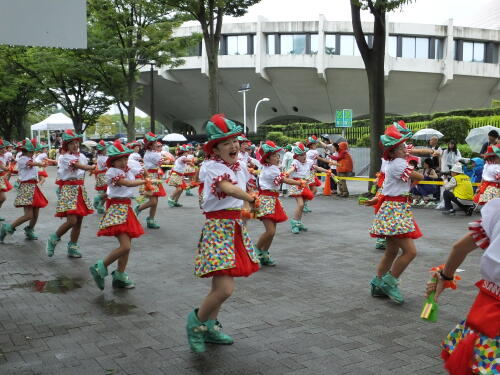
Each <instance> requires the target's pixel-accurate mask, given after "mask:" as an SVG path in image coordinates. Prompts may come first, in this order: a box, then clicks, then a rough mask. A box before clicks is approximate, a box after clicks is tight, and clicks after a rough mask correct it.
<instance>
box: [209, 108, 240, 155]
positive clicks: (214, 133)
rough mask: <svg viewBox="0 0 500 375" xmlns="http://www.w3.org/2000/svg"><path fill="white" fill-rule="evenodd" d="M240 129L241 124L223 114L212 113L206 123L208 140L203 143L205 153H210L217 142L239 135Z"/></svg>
mask: <svg viewBox="0 0 500 375" xmlns="http://www.w3.org/2000/svg"><path fill="white" fill-rule="evenodd" d="M242 130H243V128H242V127H241V126H239V125H236V124H235V123H234V122H233V121H231V120H228V119H227V118H225V117H224V115H223V114H217V115H213V116H212V118H211V119H210V121H208V123H207V128H206V131H207V135H208V141H207V142H206V143H205V144H204V146H203V149H204V150H205V152H206V153H207V154H212V153H213V148H214V147H215V146H216V145H217V143H219V142H222V141H225V140H226V139H229V138H233V137H237V136H239V135H241V132H242Z"/></svg>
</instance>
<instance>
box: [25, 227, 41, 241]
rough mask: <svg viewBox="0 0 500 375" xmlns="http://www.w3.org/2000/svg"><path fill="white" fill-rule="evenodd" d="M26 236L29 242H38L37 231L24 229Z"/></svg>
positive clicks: (29, 228) (28, 228)
mask: <svg viewBox="0 0 500 375" xmlns="http://www.w3.org/2000/svg"><path fill="white" fill-rule="evenodd" d="M24 234H25V235H26V239H27V240H38V236H37V235H36V233H35V230H34V229H33V228H31V227H29V226H28V227H25V228H24Z"/></svg>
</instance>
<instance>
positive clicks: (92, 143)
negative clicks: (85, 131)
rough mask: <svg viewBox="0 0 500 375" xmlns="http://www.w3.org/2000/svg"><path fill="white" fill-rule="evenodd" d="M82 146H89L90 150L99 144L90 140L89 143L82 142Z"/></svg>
mask: <svg viewBox="0 0 500 375" xmlns="http://www.w3.org/2000/svg"><path fill="white" fill-rule="evenodd" d="M82 145H84V146H87V147H89V148H90V147H95V146H97V142H94V141H90V140H89V141H85V142H82Z"/></svg>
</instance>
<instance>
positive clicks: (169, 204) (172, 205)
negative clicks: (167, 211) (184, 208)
mask: <svg viewBox="0 0 500 375" xmlns="http://www.w3.org/2000/svg"><path fill="white" fill-rule="evenodd" d="M168 207H176V206H175V201H174V200H173V199H170V198H168Z"/></svg>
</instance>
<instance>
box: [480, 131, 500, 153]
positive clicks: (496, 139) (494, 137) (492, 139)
mask: <svg viewBox="0 0 500 375" xmlns="http://www.w3.org/2000/svg"><path fill="white" fill-rule="evenodd" d="M497 143H500V135H499V134H498V132H497V131H496V130H491V131H490V132H489V133H488V142H485V143H484V144H483V147H481V152H480V153H479V154H480V155H483V154H486V151H487V149H488V146H494V145H496V144H497Z"/></svg>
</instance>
